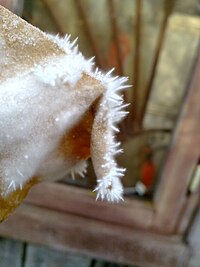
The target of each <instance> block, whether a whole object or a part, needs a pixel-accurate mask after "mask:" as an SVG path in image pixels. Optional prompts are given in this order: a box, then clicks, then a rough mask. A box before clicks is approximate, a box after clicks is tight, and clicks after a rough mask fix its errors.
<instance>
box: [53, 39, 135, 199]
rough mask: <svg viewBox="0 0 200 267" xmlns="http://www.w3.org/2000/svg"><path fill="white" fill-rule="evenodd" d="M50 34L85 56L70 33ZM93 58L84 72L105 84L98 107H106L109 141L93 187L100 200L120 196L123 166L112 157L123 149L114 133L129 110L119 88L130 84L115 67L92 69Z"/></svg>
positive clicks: (70, 52) (71, 51)
mask: <svg viewBox="0 0 200 267" xmlns="http://www.w3.org/2000/svg"><path fill="white" fill-rule="evenodd" d="M50 38H52V40H54V41H55V42H56V43H57V44H58V45H59V46H60V47H61V48H62V49H64V50H65V52H66V53H67V54H73V55H74V56H77V55H79V56H80V57H82V59H83V60H85V59H84V57H83V56H82V54H81V53H80V52H78V46H75V44H76V41H77V39H75V41H74V42H72V43H70V35H66V36H65V37H64V38H60V37H59V36H58V35H57V36H50ZM93 59H94V58H91V59H90V60H85V61H86V62H87V64H89V65H90V68H88V71H87V73H88V74H89V75H90V76H91V77H94V78H95V79H97V80H99V81H100V82H101V83H102V85H103V86H104V87H105V88H106V91H105V93H104V95H103V98H102V101H101V103H100V107H99V108H100V109H103V110H105V109H107V110H108V118H107V124H108V125H107V130H108V131H107V132H106V135H107V136H106V138H107V140H108V142H107V149H106V154H105V155H104V158H103V160H104V164H102V165H101V168H102V169H104V170H105V171H104V172H105V173H106V175H104V176H103V177H100V178H98V180H97V187H96V188H95V190H94V191H96V192H97V197H96V198H97V199H99V198H100V199H101V200H104V199H106V200H108V201H110V202H118V201H120V200H123V187H122V183H121V178H122V177H123V176H124V173H125V171H126V169H124V168H120V167H118V166H117V163H116V160H115V156H116V155H117V154H119V153H122V152H123V151H122V149H120V143H119V142H116V140H115V133H116V132H119V129H118V127H117V124H118V123H119V122H120V121H122V120H123V118H124V117H125V116H126V115H127V114H128V112H127V111H125V108H126V107H127V106H128V105H129V104H124V100H123V97H122V96H121V95H119V92H120V91H122V90H124V89H126V88H129V87H130V86H129V85H124V84H125V83H126V82H127V81H128V78H127V77H118V76H113V75H112V72H113V71H114V69H111V70H110V71H109V72H107V73H106V74H104V73H103V72H101V71H100V70H99V69H98V68H96V70H95V71H93V68H92V67H93V65H94V64H93Z"/></svg>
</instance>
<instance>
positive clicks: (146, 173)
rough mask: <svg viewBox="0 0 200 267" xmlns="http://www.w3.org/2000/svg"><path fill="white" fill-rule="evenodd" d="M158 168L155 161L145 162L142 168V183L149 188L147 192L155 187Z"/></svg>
mask: <svg viewBox="0 0 200 267" xmlns="http://www.w3.org/2000/svg"><path fill="white" fill-rule="evenodd" d="M155 173H156V167H155V165H154V163H153V161H145V162H144V163H143V164H142V167H141V178H140V180H141V182H142V183H143V184H144V185H145V186H146V187H147V190H148V189H150V188H151V187H152V186H153V183H154V177H155Z"/></svg>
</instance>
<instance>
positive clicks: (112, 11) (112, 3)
mask: <svg viewBox="0 0 200 267" xmlns="http://www.w3.org/2000/svg"><path fill="white" fill-rule="evenodd" d="M108 7H109V14H110V22H111V27H112V38H113V40H114V43H115V47H116V51H117V63H118V66H117V72H118V74H119V75H121V76H123V73H124V72H123V60H122V51H121V45H120V37H119V27H118V23H117V12H116V5H115V1H114V0H108Z"/></svg>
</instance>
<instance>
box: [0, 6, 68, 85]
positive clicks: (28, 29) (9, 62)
mask: <svg viewBox="0 0 200 267" xmlns="http://www.w3.org/2000/svg"><path fill="white" fill-rule="evenodd" d="M0 29H1V30H0V48H1V50H0V51H1V52H0V69H1V71H0V82H2V81H4V80H5V79H7V78H10V77H12V76H14V75H16V74H17V73H19V72H25V71H27V69H28V68H32V67H34V65H37V64H38V63H40V62H41V61H44V60H45V59H47V58H48V57H49V56H52V55H55V56H56V55H62V54H64V51H62V50H61V49H60V48H59V47H58V46H57V45H56V44H55V43H53V42H52V40H50V39H49V38H48V37H47V35H46V34H44V33H43V32H41V31H40V30H39V29H37V28H36V27H33V26H32V25H30V24H28V23H27V22H26V21H24V20H23V19H21V18H19V17H18V16H16V15H14V14H13V13H11V12H10V11H8V10H7V9H5V8H4V7H2V6H0Z"/></svg>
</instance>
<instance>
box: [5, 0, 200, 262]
mask: <svg viewBox="0 0 200 267" xmlns="http://www.w3.org/2000/svg"><path fill="white" fill-rule="evenodd" d="M0 4H2V5H4V6H6V7H8V8H10V9H11V10H12V11H13V12H15V13H17V14H18V15H20V16H21V17H22V18H24V19H25V20H27V21H28V22H30V23H31V24H33V25H35V26H37V27H38V28H40V29H41V30H43V31H45V32H48V33H52V34H59V35H60V36H64V35H65V34H70V35H71V41H73V40H74V39H75V38H76V37H78V45H79V50H80V51H81V52H82V53H83V55H84V56H85V57H86V58H90V57H93V56H95V63H96V66H98V67H100V68H101V69H102V70H103V71H107V70H109V69H110V68H112V67H115V71H114V73H115V74H116V75H123V76H128V77H129V84H131V85H133V86H132V87H131V88H129V89H128V90H126V91H125V92H124V98H125V101H127V102H129V103H131V105H130V106H129V107H128V110H129V112H130V113H129V115H128V116H127V118H126V119H125V120H124V121H123V122H122V123H121V125H120V130H121V132H120V134H119V135H118V137H117V138H118V139H119V140H120V141H121V143H122V147H123V150H124V153H123V154H122V155H120V156H119V158H118V161H119V164H120V165H121V166H123V167H125V168H127V172H126V175H125V177H124V179H123V184H124V187H125V195H126V196H127V197H129V198H137V199H138V198H139V199H141V201H149V202H151V200H152V198H153V196H154V193H155V192H156V189H157V188H158V187H159V182H160V177H161V175H160V174H161V172H162V166H163V164H164V162H165V157H166V153H167V151H168V148H169V145H170V141H171V137H172V135H173V130H174V128H175V126H176V123H177V120H178V118H179V116H180V112H181V106H182V103H183V100H184V99H185V96H186V94H187V88H188V85H189V83H190V81H191V78H192V71H193V66H194V63H195V60H196V57H197V51H198V47H199V33H200V1H199V0H184V1H183V0H123V1H122V0H99V1H95V0H59V1H58V0H24V1H22V0H21V1H20V0H16V1H14V0H10V1H9V0H7V1H6V0H4V1H2V0H0ZM95 181H96V178H95V174H94V171H93V168H92V165H91V164H90V162H89V167H88V174H87V175H86V177H85V179H82V178H80V177H76V179H75V180H73V179H72V178H71V177H65V178H64V179H63V180H62V182H63V183H68V184H70V185H75V186H78V187H83V188H90V189H93V188H94V187H95ZM196 186H198V184H197V185H196ZM2 242H3V241H2ZM4 242H8V243H9V242H10V241H4ZM2 244H3V243H2ZM9 244H10V243H9ZM0 247H1V245H0ZM4 249H5V248H4ZM2 251H3V245H2ZM32 251H33V252H30V253H35V252H34V247H33V248H32ZM45 253H46V252H44V251H43V255H46V254H45ZM51 253H54V252H51ZM31 255H32V254H31ZM44 257H46V258H45V259H40V260H38V261H37V263H35V265H34V264H33V265H28V263H27V265H24V266H27V267H29V266H31V267H32V266H34V267H36V266H37V267H40V266H41V267H42V266H58V265H51V264H50V263H44V265H42V264H41V262H45V261H47V258H48V256H44ZM55 257H57V256H55ZM60 257H61V256H60ZM62 257H64V256H63V255H62ZM76 257H77V259H78V256H76ZM72 258H73V257H72ZM81 262H82V263H81ZM45 264H46V265H45ZM54 264H56V263H54ZM81 264H82V265H81ZM84 264H85V265H84ZM1 266H3V267H4V265H1ZM59 266H77V267H81V266H91V267H97V266H98V267H101V266H102V267H106V266H119V265H115V264H112V263H109V262H105V261H97V260H95V259H88V258H87V260H86V259H85V258H84V259H81V258H80V261H77V262H75V263H72V265H70V263H69V265H59ZM120 266H125V265H120ZM8 267H11V266H8Z"/></svg>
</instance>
